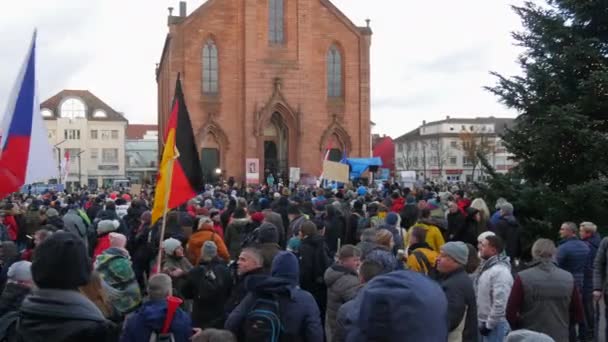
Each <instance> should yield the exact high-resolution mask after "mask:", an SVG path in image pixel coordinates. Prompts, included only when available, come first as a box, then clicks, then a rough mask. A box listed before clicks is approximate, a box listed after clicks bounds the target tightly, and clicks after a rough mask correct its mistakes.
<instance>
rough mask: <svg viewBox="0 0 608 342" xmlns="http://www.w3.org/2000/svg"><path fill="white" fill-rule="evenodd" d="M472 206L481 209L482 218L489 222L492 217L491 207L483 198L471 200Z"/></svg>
mask: <svg viewBox="0 0 608 342" xmlns="http://www.w3.org/2000/svg"><path fill="white" fill-rule="evenodd" d="M471 208H474V209H477V210H479V212H480V213H481V220H482V221H483V222H487V221H488V220H489V219H490V209H489V208H488V205H487V204H486V201H484V200H483V199H482V198H476V199H474V200H473V202H471Z"/></svg>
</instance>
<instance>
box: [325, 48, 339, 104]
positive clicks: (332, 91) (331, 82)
mask: <svg viewBox="0 0 608 342" xmlns="http://www.w3.org/2000/svg"><path fill="white" fill-rule="evenodd" d="M327 96H328V97H341V96H342V54H341V53H340V50H338V48H337V47H336V46H335V45H332V46H331V47H330V48H329V51H328V52H327Z"/></svg>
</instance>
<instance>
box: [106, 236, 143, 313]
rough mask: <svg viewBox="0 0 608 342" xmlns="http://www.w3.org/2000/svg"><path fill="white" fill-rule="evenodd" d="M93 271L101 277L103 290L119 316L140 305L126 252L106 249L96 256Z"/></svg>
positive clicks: (136, 286) (112, 248) (137, 287)
mask: <svg viewBox="0 0 608 342" xmlns="http://www.w3.org/2000/svg"><path fill="white" fill-rule="evenodd" d="M95 270H96V271H97V272H99V275H100V276H101V279H102V285H103V288H104V290H105V291H106V293H107V294H108V298H109V299H110V302H111V303H112V306H113V307H114V308H115V309H116V310H117V311H118V312H119V313H120V314H123V315H124V314H127V313H129V312H131V311H133V310H135V309H136V308H137V307H138V306H139V305H140V304H141V293H140V290H139V285H138V283H137V280H136V279H135V273H134V272H133V269H132V268H131V261H130V260H129V254H128V252H127V251H126V250H123V249H120V248H115V247H111V248H108V249H107V250H106V251H105V252H103V253H102V254H101V255H99V256H97V260H95Z"/></svg>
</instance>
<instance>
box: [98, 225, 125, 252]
mask: <svg viewBox="0 0 608 342" xmlns="http://www.w3.org/2000/svg"><path fill="white" fill-rule="evenodd" d="M119 227H120V221H118V220H101V221H99V222H98V223H97V243H96V244H95V249H94V251H93V258H96V257H97V256H98V255H100V254H101V253H103V252H104V251H105V250H106V249H108V248H110V233H112V232H116V231H118V229H119Z"/></svg>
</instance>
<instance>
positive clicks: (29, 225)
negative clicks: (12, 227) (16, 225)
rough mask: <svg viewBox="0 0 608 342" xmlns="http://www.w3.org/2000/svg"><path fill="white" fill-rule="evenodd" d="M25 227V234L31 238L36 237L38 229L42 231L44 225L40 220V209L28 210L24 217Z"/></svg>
mask: <svg viewBox="0 0 608 342" xmlns="http://www.w3.org/2000/svg"><path fill="white" fill-rule="evenodd" d="M23 220H24V223H25V225H24V226H23V227H21V228H22V230H23V228H25V229H24V230H25V234H27V235H29V236H34V233H36V231H37V230H38V229H40V225H41V224H42V220H41V219H40V211H39V210H38V209H31V208H30V209H28V211H27V212H26V213H25V215H24V217H23Z"/></svg>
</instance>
